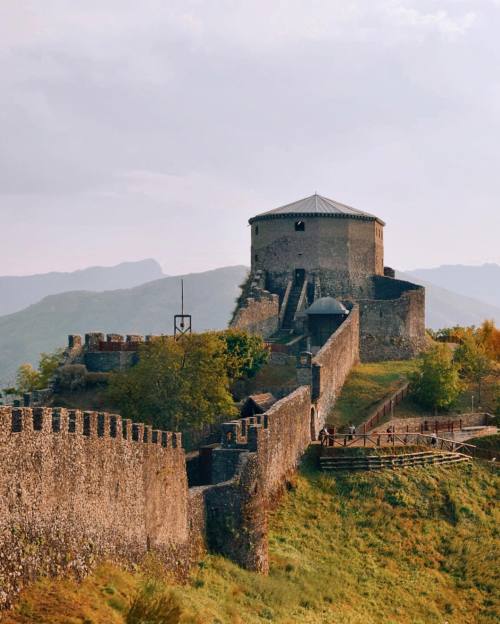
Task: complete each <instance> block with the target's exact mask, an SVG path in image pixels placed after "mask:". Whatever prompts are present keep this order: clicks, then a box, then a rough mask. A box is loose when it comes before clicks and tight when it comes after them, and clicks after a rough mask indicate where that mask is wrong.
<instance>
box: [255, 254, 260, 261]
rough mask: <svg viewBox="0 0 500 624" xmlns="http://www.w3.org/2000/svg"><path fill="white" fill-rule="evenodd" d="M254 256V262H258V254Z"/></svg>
mask: <svg viewBox="0 0 500 624" xmlns="http://www.w3.org/2000/svg"><path fill="white" fill-rule="evenodd" d="M254 258H255V262H258V261H259V256H258V254H255V256H254Z"/></svg>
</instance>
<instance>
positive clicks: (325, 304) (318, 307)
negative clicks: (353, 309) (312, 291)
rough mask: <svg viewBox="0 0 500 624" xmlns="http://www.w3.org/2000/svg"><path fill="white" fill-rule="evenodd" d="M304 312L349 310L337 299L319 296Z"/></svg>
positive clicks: (343, 311) (316, 312) (345, 312)
mask: <svg viewBox="0 0 500 624" xmlns="http://www.w3.org/2000/svg"><path fill="white" fill-rule="evenodd" d="M305 313H306V314H343V315H347V314H349V310H348V309H347V308H346V307H345V305H344V304H342V303H341V302H340V301H338V299H334V298H333V297H321V298H320V299H316V301H315V302H314V303H313V304H312V305H311V306H309V307H308V308H307V309H306V310H305Z"/></svg>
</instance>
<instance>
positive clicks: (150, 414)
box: [108, 333, 236, 431]
mask: <svg viewBox="0 0 500 624" xmlns="http://www.w3.org/2000/svg"><path fill="white" fill-rule="evenodd" d="M108 396H109V398H110V400H111V401H112V402H113V403H114V404H115V405H116V406H117V408H118V409H119V410H120V412H121V414H122V415H123V416H124V417H126V418H132V419H134V420H139V421H143V422H146V423H148V424H150V425H153V426H154V427H157V428H162V429H170V430H175V431H179V430H181V431H182V430H186V429H188V428H191V427H194V428H197V427H200V426H202V425H206V424H210V423H212V422H214V421H215V420H216V418H217V416H220V415H221V414H227V415H228V416H229V417H230V416H232V415H233V414H235V413H236V410H235V407H234V403H233V400H232V397H231V394H230V392H229V378H228V375H227V364H226V348H225V345H224V342H223V341H221V340H220V338H219V336H218V335H217V334H215V333H206V334H192V335H190V336H185V337H183V338H181V339H180V340H178V341H176V340H174V339H173V338H172V337H167V336H165V337H161V338H156V339H154V340H153V341H152V342H150V343H148V344H145V345H143V346H142V347H141V349H140V351H139V361H138V363H137V364H136V365H135V366H134V367H133V368H131V369H129V370H127V371H123V372H118V373H114V374H113V375H112V376H111V380H110V383H109V388H108Z"/></svg>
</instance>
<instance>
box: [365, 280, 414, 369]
mask: <svg viewBox="0 0 500 624" xmlns="http://www.w3.org/2000/svg"><path fill="white" fill-rule="evenodd" d="M374 280H375V284H376V294H377V295H379V296H380V298H376V299H368V300H363V301H360V302H359V306H360V340H361V359H362V360H363V361H364V362H371V361H379V360H402V359H409V358H413V357H415V356H416V355H418V353H420V352H421V351H422V350H423V349H425V346H426V338H425V289H424V288H422V287H421V286H416V285H415V284H410V283H409V282H404V281H401V280H394V279H391V278H387V277H377V278H374Z"/></svg>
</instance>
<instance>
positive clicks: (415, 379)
mask: <svg viewBox="0 0 500 624" xmlns="http://www.w3.org/2000/svg"><path fill="white" fill-rule="evenodd" d="M410 381H411V392H412V395H413V397H414V398H415V400H416V401H417V402H418V403H420V404H421V405H422V406H423V407H427V408H430V409H432V410H434V411H437V410H440V409H449V408H450V407H451V406H452V405H453V404H454V403H455V401H456V400H457V398H458V396H459V394H460V392H461V390H462V383H461V381H460V375H459V368H458V365H457V364H456V363H455V362H454V361H453V356H452V353H451V351H450V349H449V348H448V347H447V345H445V344H437V345H435V346H433V347H432V348H431V349H429V350H428V351H426V352H425V353H423V354H422V355H421V356H420V362H419V367H418V370H417V371H416V372H415V373H413V374H412V375H411V376H410Z"/></svg>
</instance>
